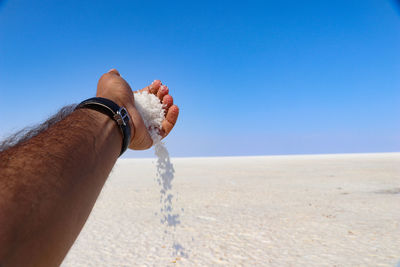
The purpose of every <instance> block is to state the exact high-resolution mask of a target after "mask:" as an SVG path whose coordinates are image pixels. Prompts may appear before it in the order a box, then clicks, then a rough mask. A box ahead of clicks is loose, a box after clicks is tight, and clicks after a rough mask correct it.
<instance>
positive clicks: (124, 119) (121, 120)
mask: <svg viewBox="0 0 400 267" xmlns="http://www.w3.org/2000/svg"><path fill="white" fill-rule="evenodd" d="M114 120H115V121H116V122H117V123H118V125H124V126H126V124H127V123H128V122H129V116H128V111H127V110H126V109H125V108H124V107H121V108H120V109H119V110H117V113H115V114H114Z"/></svg>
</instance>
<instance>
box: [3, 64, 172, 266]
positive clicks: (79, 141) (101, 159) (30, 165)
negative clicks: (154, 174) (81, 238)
mask: <svg viewBox="0 0 400 267" xmlns="http://www.w3.org/2000/svg"><path fill="white" fill-rule="evenodd" d="M143 90H146V91H148V92H149V93H152V94H155V95H156V96H158V97H159V99H160V101H161V102H162V103H163V104H164V106H165V113H166V119H165V120H164V121H163V123H162V129H161V131H160V134H161V135H162V136H164V137H165V136H166V135H168V133H169V132H170V131H171V130H172V128H173V127H174V124H175V122H176V120H177V118H178V114H179V109H178V107H177V106H175V105H173V99H172V97H171V96H170V95H169V94H168V92H169V91H168V88H167V87H166V86H164V85H162V84H161V82H160V81H158V80H156V81H154V82H153V83H152V84H151V85H150V86H148V87H146V88H144V89H142V91H143ZM96 96H99V97H104V98H108V99H111V100H113V101H114V102H116V103H117V104H118V105H120V106H123V107H125V108H126V109H127V110H128V113H129V115H130V117H131V122H132V124H131V131H132V132H131V141H130V144H129V148H131V149H139V150H140V149H147V148H149V147H151V145H152V140H151V138H150V135H149V133H148V131H147V129H146V127H145V124H144V122H143V120H142V118H141V116H140V114H139V112H138V111H137V110H136V108H135V104H134V95H133V92H132V90H131V88H130V86H129V85H128V83H127V82H126V81H125V80H124V79H122V78H121V77H120V75H119V73H118V71H116V70H114V69H113V70H110V71H109V72H108V73H106V74H104V75H103V76H102V77H101V78H100V80H99V83H98V85H97V94H96ZM72 110H73V108H72V107H71V106H70V107H67V108H64V109H62V110H61V112H60V113H59V114H58V115H56V116H54V117H52V118H50V119H49V120H48V121H46V122H45V123H44V124H42V125H41V126H40V127H38V128H35V129H32V130H31V131H29V132H28V133H27V134H25V132H24V131H23V132H20V133H19V134H17V135H16V136H13V137H11V138H10V139H8V140H6V141H5V142H4V143H3V144H0V266H3V265H4V266H54V265H59V264H60V263H61V262H62V260H63V258H64V257H65V255H66V254H67V252H68V250H69V248H70V247H71V246H72V244H73V242H74V241H75V239H76V237H77V236H78V234H79V232H80V230H81V229H82V227H83V225H84V223H85V222H86V220H87V218H88V216H89V214H90V211H91V210H92V208H93V205H94V203H95V201H96V199H97V197H98V195H99V193H100V191H101V189H102V187H103V185H104V183H105V181H106V179H107V177H108V175H109V173H110V171H111V169H112V167H113V166H114V164H115V162H116V160H117V158H118V156H119V153H120V151H121V146H122V134H121V132H120V130H119V128H118V126H117V124H116V123H115V121H113V120H112V119H110V118H109V117H108V116H106V115H104V114H102V113H100V112H97V111H94V110H90V109H79V110H76V111H73V112H72ZM23 134H24V135H23ZM20 135H23V136H22V138H21V136H20Z"/></svg>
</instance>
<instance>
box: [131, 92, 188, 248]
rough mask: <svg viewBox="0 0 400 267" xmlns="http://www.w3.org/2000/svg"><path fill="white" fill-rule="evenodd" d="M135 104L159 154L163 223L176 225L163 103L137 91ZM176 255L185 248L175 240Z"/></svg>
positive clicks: (154, 96) (172, 175) (150, 95)
mask: <svg viewBox="0 0 400 267" xmlns="http://www.w3.org/2000/svg"><path fill="white" fill-rule="evenodd" d="M135 106H136V109H137V110H138V111H139V113H140V115H141V116H142V118H143V121H144V124H145V125H146V127H147V129H148V130H149V134H150V136H151V138H152V139H153V146H154V150H155V154H156V156H157V182H158V184H159V186H160V204H161V207H160V214H161V223H162V224H164V225H166V226H167V227H172V226H173V227H174V228H175V227H176V226H177V225H178V224H180V221H179V216H180V215H179V214H178V213H175V214H174V208H173V205H172V200H173V197H174V195H173V194H172V180H173V179H174V172H175V171H174V167H173V165H172V163H171V161H170V158H169V153H168V150H167V148H166V147H165V145H164V144H163V143H162V142H161V139H162V138H161V136H160V134H159V133H160V130H161V124H162V121H163V120H164V119H165V114H164V109H163V107H164V106H163V104H161V102H160V100H159V99H158V97H157V96H156V95H154V94H150V93H148V92H138V93H135ZM173 242H174V243H173V245H172V247H173V249H174V254H175V255H180V256H185V255H186V254H185V251H184V248H183V247H182V246H181V245H180V244H179V243H177V242H176V240H173Z"/></svg>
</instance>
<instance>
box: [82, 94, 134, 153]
mask: <svg viewBox="0 0 400 267" xmlns="http://www.w3.org/2000/svg"><path fill="white" fill-rule="evenodd" d="M81 108H89V109H93V110H96V111H99V112H101V113H103V114H105V115H107V116H109V117H110V118H111V119H113V120H114V121H115V122H116V123H117V125H118V127H119V128H120V130H121V133H122V148H121V153H120V156H121V155H122V154H123V153H124V152H125V151H126V149H127V148H128V146H129V142H130V140H131V127H130V124H129V120H130V118H129V114H128V111H127V110H126V109H125V108H124V107H120V106H118V105H117V104H116V103H115V102H114V101H111V100H110V99H107V98H103V97H93V98H89V99H86V100H85V101H83V102H81V103H80V104H79V105H78V106H77V107H76V108H75V110H76V109H81Z"/></svg>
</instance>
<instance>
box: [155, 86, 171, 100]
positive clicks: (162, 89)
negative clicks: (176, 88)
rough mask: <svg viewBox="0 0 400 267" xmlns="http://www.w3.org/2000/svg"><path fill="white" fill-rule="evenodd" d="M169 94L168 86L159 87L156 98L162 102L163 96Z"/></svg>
mask: <svg viewBox="0 0 400 267" xmlns="http://www.w3.org/2000/svg"><path fill="white" fill-rule="evenodd" d="M168 92H169V89H168V86H166V85H161V86H160V89H159V90H158V92H157V97H158V99H160V101H162V100H163V98H164V96H165V95H167V94H168Z"/></svg>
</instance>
